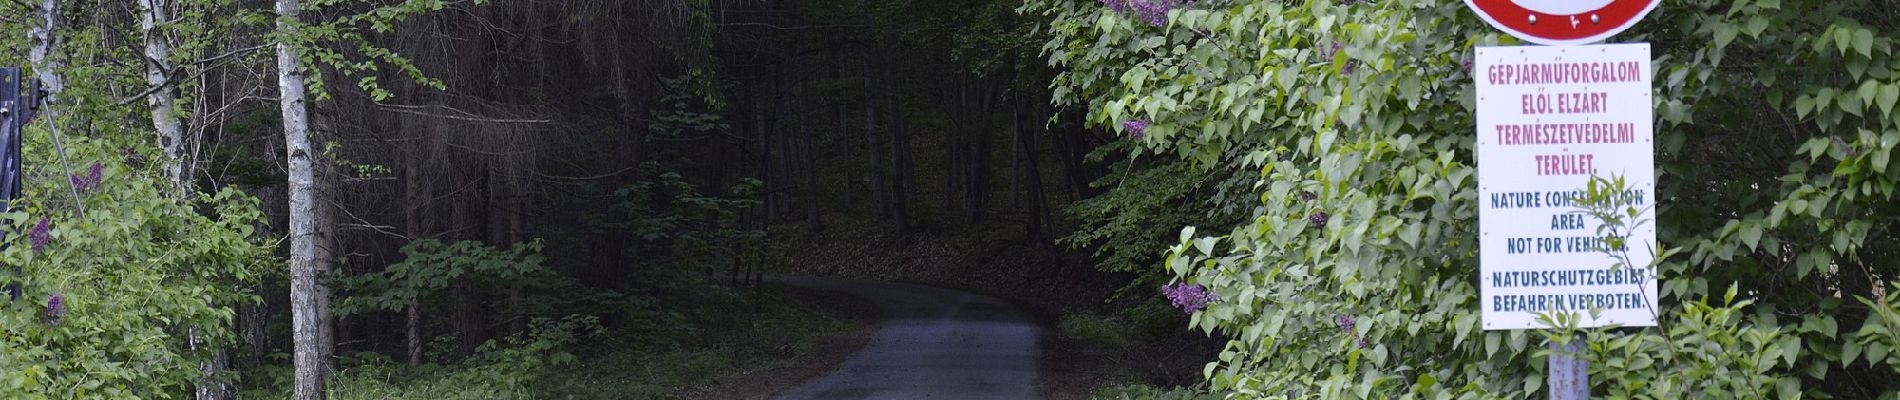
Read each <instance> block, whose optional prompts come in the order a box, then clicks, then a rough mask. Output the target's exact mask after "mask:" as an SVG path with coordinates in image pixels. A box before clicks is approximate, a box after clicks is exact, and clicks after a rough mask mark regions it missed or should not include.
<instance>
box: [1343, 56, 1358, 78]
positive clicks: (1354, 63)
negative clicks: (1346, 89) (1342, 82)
mask: <svg viewBox="0 0 1900 400" xmlns="http://www.w3.org/2000/svg"><path fill="white" fill-rule="evenodd" d="M1358 66H1359V60H1352V59H1348V60H1346V66H1344V67H1340V68H1339V74H1340V75H1352V69H1353V68H1354V67H1358Z"/></svg>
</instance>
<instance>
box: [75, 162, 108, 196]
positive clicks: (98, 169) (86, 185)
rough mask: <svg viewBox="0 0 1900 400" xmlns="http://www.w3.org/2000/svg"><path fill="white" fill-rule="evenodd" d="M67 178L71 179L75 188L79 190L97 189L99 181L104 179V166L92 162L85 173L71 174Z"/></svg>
mask: <svg viewBox="0 0 1900 400" xmlns="http://www.w3.org/2000/svg"><path fill="white" fill-rule="evenodd" d="M69 180H70V181H72V183H73V189H75V190H78V191H81V192H91V191H93V190H98V189H99V183H100V182H102V181H105V166H104V165H100V164H99V163H92V168H91V169H90V170H88V171H86V174H85V175H73V176H72V177H71V178H69Z"/></svg>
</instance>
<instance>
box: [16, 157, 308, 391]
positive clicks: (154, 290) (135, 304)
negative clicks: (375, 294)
mask: <svg viewBox="0 0 1900 400" xmlns="http://www.w3.org/2000/svg"><path fill="white" fill-rule="evenodd" d="M43 133H44V132H40V133H36V134H29V135H27V137H28V138H35V139H37V138H43V137H46V135H44V134H43ZM65 144H66V145H67V147H68V150H69V151H70V152H71V154H70V155H71V156H72V161H73V162H74V163H75V165H80V166H90V168H86V169H82V170H81V171H75V174H74V175H77V176H73V177H69V176H68V174H67V173H65V172H64V171H63V170H62V169H60V168H58V165H59V164H51V163H41V164H28V165H30V167H29V168H28V171H27V179H26V182H27V191H26V196H25V198H24V199H22V201H21V202H19V203H15V206H14V208H13V210H12V211H10V212H7V213H6V214H5V218H6V220H7V221H8V224H7V230H8V233H9V234H8V235H7V240H6V243H7V244H8V247H7V248H6V249H5V250H4V251H0V262H4V264H5V265H9V266H12V267H13V268H12V269H13V270H12V271H6V269H5V268H0V283H5V284H14V285H17V287H18V288H20V290H21V294H22V297H21V298H19V299H14V300H11V301H9V300H8V296H7V295H6V294H0V393H6V394H7V396H8V397H9V398H25V399H34V398H166V397H170V396H173V395H176V394H178V393H185V392H186V388H188V387H189V386H190V385H191V384H192V383H193V382H195V381H197V380H198V379H199V378H200V373H199V370H198V366H199V363H201V362H204V361H207V360H209V359H210V358H211V357H212V356H213V354H214V350H220V349H224V348H226V347H229V346H231V345H232V344H233V343H235V342H236V338H235V337H234V335H233V334H232V333H231V332H232V330H231V329H230V327H231V325H232V320H233V318H234V316H235V312H234V311H233V307H234V306H235V305H236V304H238V303H241V302H249V301H256V299H255V295H254V294H253V293H250V292H249V291H248V290H247V289H245V288H246V287H247V285H246V284H247V283H254V282H256V281H257V280H258V279H259V276H260V274H264V273H266V272H270V271H277V270H282V267H283V264H282V263H281V261H279V260H277V259H274V258H273V257H271V256H270V253H269V247H268V246H266V245H265V244H264V243H260V242H259V241H258V239H257V234H256V231H255V228H254V227H255V226H256V225H257V224H259V223H261V221H262V220H263V218H262V214H261V213H260V212H259V211H258V208H257V200H255V199H253V198H250V197H248V196H245V195H244V194H243V193H240V192H238V191H236V190H234V189H224V190H220V191H218V192H217V193H216V194H214V195H210V196H209V197H202V198H194V199H191V200H186V201H179V200H176V199H173V198H172V197H169V195H168V194H169V193H174V192H175V191H174V190H173V189H172V188H171V187H170V186H169V185H168V184H167V183H165V181H164V180H163V179H160V178H158V177H157V173H156V171H150V170H146V169H143V168H142V167H138V166H132V165H127V164H125V163H124V162H123V161H124V160H126V157H121V156H120V155H119V154H120V153H119V151H120V150H119V149H118V148H116V147H115V146H113V145H112V144H110V143H108V142H105V141H101V140H96V139H88V138H83V137H80V138H70V139H68V140H67V142H66V143H65ZM26 148H27V158H28V159H30V160H53V159H56V158H54V155H53V154H51V153H52V151H51V148H50V143H40V142H37V141H33V140H29V141H28V143H27V146H26ZM69 183H72V184H76V185H77V187H68V186H67V185H68V184H69ZM75 189H77V191H78V196H79V200H78V201H79V202H83V205H84V212H80V205H79V204H76V203H75V200H74V198H73V195H72V191H74V190H75ZM222 379H227V380H228V379H230V377H222Z"/></svg>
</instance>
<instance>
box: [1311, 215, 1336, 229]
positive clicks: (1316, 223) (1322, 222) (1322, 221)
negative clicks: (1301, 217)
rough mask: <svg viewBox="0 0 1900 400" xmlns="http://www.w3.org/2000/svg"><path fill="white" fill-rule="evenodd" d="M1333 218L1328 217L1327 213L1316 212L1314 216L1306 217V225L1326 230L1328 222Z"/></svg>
mask: <svg viewBox="0 0 1900 400" xmlns="http://www.w3.org/2000/svg"><path fill="white" fill-rule="evenodd" d="M1332 218H1333V216H1331V215H1326V212H1325V211H1314V212H1313V215H1312V216H1309V217H1306V223H1307V224H1310V225H1313V228H1315V229H1317V228H1325V227H1326V221H1328V220H1331V219H1332Z"/></svg>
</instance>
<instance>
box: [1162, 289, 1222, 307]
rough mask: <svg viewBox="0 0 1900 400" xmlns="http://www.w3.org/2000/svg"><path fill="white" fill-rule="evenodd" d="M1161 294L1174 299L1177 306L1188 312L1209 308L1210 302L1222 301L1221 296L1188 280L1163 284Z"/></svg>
mask: <svg viewBox="0 0 1900 400" xmlns="http://www.w3.org/2000/svg"><path fill="white" fill-rule="evenodd" d="M1161 294H1163V295H1166V296H1168V300H1172V301H1174V306H1175V307H1180V308H1181V310H1182V311H1186V312H1188V313H1194V312H1198V311H1201V309H1204V308H1207V305H1208V303H1213V302H1216V301H1220V296H1215V295H1214V294H1213V293H1208V291H1207V288H1205V287H1201V285H1195V284H1189V283H1186V282H1183V283H1176V284H1172V285H1166V286H1162V287H1161Z"/></svg>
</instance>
